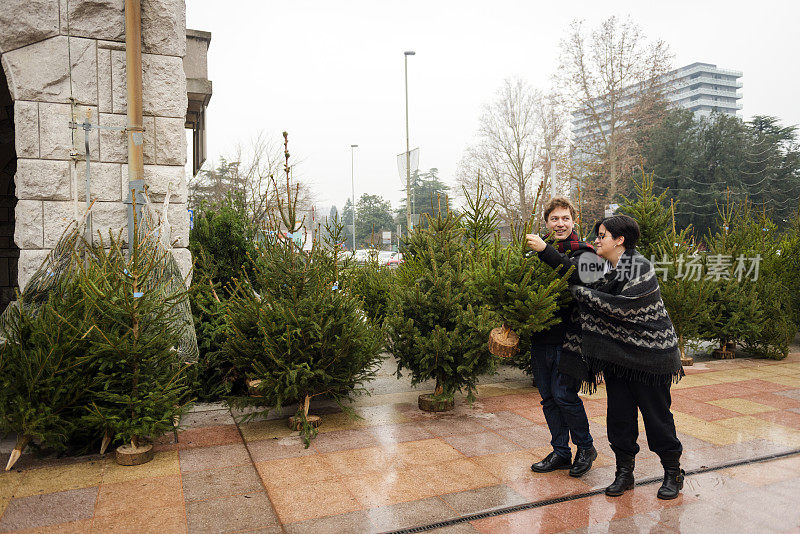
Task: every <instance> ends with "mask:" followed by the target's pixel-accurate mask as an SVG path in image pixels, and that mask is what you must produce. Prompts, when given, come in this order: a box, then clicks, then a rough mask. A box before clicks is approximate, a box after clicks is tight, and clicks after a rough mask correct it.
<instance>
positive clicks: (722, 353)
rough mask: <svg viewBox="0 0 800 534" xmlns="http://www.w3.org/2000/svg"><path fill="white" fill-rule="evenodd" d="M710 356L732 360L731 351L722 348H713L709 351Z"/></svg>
mask: <svg viewBox="0 0 800 534" xmlns="http://www.w3.org/2000/svg"><path fill="white" fill-rule="evenodd" d="M711 356H713V357H714V358H716V359H718V360H732V359H733V357H734V355H733V352H731V351H729V350H722V349H714V351H713V352H712V353H711Z"/></svg>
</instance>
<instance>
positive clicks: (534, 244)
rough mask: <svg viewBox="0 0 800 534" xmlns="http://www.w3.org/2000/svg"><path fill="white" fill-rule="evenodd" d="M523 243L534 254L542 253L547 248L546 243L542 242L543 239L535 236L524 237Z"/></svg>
mask: <svg viewBox="0 0 800 534" xmlns="http://www.w3.org/2000/svg"><path fill="white" fill-rule="evenodd" d="M525 241H526V242H527V243H528V248H530V249H532V250H535V251H536V252H541V251H543V250H544V249H545V247H546V246H547V243H545V242H544V239H542V238H541V237H539V236H538V235H536V234H527V235H526V236H525Z"/></svg>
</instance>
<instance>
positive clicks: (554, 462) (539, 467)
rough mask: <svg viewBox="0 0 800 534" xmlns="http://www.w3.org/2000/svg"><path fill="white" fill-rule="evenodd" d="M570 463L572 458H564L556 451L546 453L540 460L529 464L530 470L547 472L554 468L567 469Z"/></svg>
mask: <svg viewBox="0 0 800 534" xmlns="http://www.w3.org/2000/svg"><path fill="white" fill-rule="evenodd" d="M571 465H572V458H564V457H563V456H561V455H559V454H557V453H556V451H553V452H551V453H550V454H548V455H547V456H546V457H545V459H544V460H542V461H541V462H536V463H535V464H533V465H532V466H531V470H532V471H534V472H536V473H549V472H550V471H555V470H556V469H569V468H570V466H571Z"/></svg>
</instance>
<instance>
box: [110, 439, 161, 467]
mask: <svg viewBox="0 0 800 534" xmlns="http://www.w3.org/2000/svg"><path fill="white" fill-rule="evenodd" d="M154 455H155V453H154V452H153V444H152V443H141V444H140V445H139V446H138V447H137V446H135V445H134V444H133V443H126V444H125V445H120V446H119V447H117V452H116V456H115V459H116V460H117V463H118V464H119V465H141V464H146V463H147V462H149V461H150V460H152V459H153V456H154Z"/></svg>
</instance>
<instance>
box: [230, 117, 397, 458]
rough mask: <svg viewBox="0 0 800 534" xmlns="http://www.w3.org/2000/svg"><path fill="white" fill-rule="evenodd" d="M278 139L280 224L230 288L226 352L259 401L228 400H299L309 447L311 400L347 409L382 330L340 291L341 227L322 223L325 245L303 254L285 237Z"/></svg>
mask: <svg viewBox="0 0 800 534" xmlns="http://www.w3.org/2000/svg"><path fill="white" fill-rule="evenodd" d="M284 138H285V146H286V151H285V156H286V165H285V167H284V170H285V173H286V182H287V187H286V190H287V191H288V193H287V197H286V199H285V200H282V201H280V204H279V212H280V216H281V220H280V221H279V220H271V221H270V228H269V229H270V230H271V231H269V232H267V233H266V234H265V236H264V239H263V240H261V242H260V243H259V244H258V245H257V247H256V253H255V258H254V259H255V261H254V267H253V275H252V277H247V278H243V279H241V280H237V281H236V283H235V291H234V293H233V295H232V297H231V299H230V301H229V303H228V312H227V331H228V340H227V342H226V344H225V351H226V352H227V354H228V357H229V358H231V359H232V360H233V361H234V363H235V364H236V367H237V368H238V369H239V370H240V371H242V372H244V373H245V374H246V375H247V376H248V378H250V379H251V380H257V381H259V382H258V385H257V386H256V388H255V389H256V395H258V396H255V397H250V398H238V399H233V400H232V402H233V404H234V405H238V406H243V405H256V406H261V407H263V408H266V409H265V410H264V412H262V413H266V411H269V409H271V408H273V407H280V406H283V405H285V404H289V403H293V402H299V406H298V411H297V415H296V417H297V419H298V420H300V421H302V429H301V430H302V432H301V433H302V436H303V438H304V440H305V442H306V447H307V446H308V443H309V439H310V438H312V437H313V436H314V435H316V429H315V428H314V427H312V426H311V425H310V424H309V423H308V412H309V408H310V403H311V400H312V399H313V398H315V397H320V396H323V395H325V396H328V397H331V398H333V399H334V400H335V401H336V402H337V403H339V405H340V406H341V407H342V409H344V410H345V411H347V410H348V408H347V406H345V405H344V404H343V403H344V401H346V400H350V399H351V398H352V396H353V395H354V394H356V393H360V392H364V391H366V390H365V389H364V387H363V384H364V383H365V382H366V381H368V380H370V379H371V378H373V377H374V376H375V373H376V371H377V368H378V366H379V365H380V362H381V357H380V354H379V353H380V348H381V344H382V343H381V331H380V329H379V328H377V327H376V326H375V325H374V324H373V323H372V322H371V321H369V320H365V318H364V314H363V311H362V310H361V308H360V302H359V300H358V298H357V297H355V296H354V295H353V294H352V292H351V291H348V290H347V289H346V288H344V287H339V283H340V280H339V265H338V263H339V250H340V247H339V246H338V243H340V242H341V241H342V235H341V233H342V225H340V224H332V225H328V226H327V228H326V237H325V239H326V240H327V241H328V242H327V243H324V244H323V243H322V242H321V241H320V240H319V239H318V238H315V239H314V240H313V243H312V247H311V250H310V251H309V252H305V251H303V248H302V246H301V245H298V244H297V243H295V241H294V240H293V239H292V238H291V234H294V233H296V232H298V231H299V230H300V228H301V225H302V221H301V220H298V218H297V211H296V205H297V189H296V188H294V187H292V186H291V183H290V175H291V168H290V166H289V153H288V134H286V133H284ZM275 188H276V190H277V186H275ZM279 228H284V229H285V230H286V234H285V235H284V234H282V233H279V231H278V229H279ZM256 287H258V288H259V290H258V292H256V290H255V288H256ZM253 415H258V413H254V414H253Z"/></svg>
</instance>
